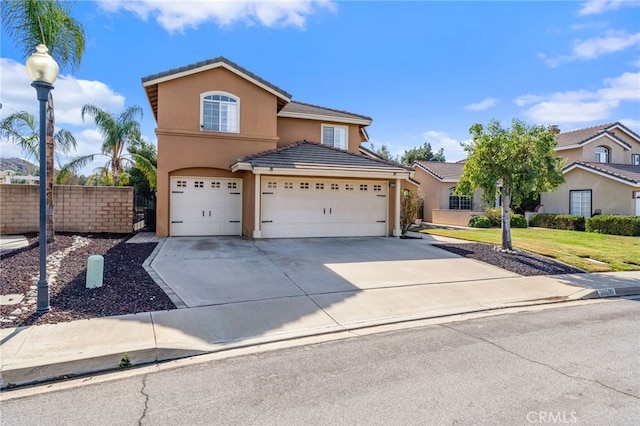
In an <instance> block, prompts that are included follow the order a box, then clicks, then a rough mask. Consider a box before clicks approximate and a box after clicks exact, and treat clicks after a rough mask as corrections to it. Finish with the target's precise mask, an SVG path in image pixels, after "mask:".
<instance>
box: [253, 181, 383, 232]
mask: <svg viewBox="0 0 640 426" xmlns="http://www.w3.org/2000/svg"><path fill="white" fill-rule="evenodd" d="M262 187H263V188H265V189H264V191H263V192H262V220H263V222H262V236H263V237H264V238H288V237H336V236H383V235H386V234H387V219H386V217H387V198H386V189H387V183H386V182H384V181H355V180H343V179H305V178H280V177H263V181H262Z"/></svg>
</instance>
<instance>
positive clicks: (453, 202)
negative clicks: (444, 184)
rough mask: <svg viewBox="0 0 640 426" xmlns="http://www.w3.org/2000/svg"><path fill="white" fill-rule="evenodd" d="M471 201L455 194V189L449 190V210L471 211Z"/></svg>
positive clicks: (469, 198)
mask: <svg viewBox="0 0 640 426" xmlns="http://www.w3.org/2000/svg"><path fill="white" fill-rule="evenodd" d="M471 205H472V199H471V197H467V196H466V195H458V194H456V187H455V186H454V187H453V188H449V210H471Z"/></svg>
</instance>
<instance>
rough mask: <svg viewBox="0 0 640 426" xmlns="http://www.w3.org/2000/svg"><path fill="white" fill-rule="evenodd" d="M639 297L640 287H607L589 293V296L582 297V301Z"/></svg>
mask: <svg viewBox="0 0 640 426" xmlns="http://www.w3.org/2000/svg"><path fill="white" fill-rule="evenodd" d="M638 295H640V286H634V287H618V288H613V287H608V288H599V289H596V290H593V291H591V292H590V293H589V294H587V295H585V296H583V297H582V299H584V300H587V299H605V298H610V297H622V296H638Z"/></svg>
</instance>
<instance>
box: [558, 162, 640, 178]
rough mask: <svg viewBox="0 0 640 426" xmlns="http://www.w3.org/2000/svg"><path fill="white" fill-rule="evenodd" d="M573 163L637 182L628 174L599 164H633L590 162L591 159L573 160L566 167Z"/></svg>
mask: <svg viewBox="0 0 640 426" xmlns="http://www.w3.org/2000/svg"><path fill="white" fill-rule="evenodd" d="M575 164H580V165H583V166H585V167H587V168H590V169H592V170H597V171H599V172H602V173H606V174H608V175H610V176H615V177H618V178H620V179H624V180H626V181H629V182H637V181H636V180H634V179H632V178H630V177H628V176H625V175H622V174H620V173H616V172H614V171H612V170H610V169H606V168H604V167H602V166H601V165H602V164H610V165H619V166H633V164H617V163H614V164H612V163H597V162H592V161H575V162H573V163H572V164H570V165H569V166H567V167H570V166H573V165H575ZM639 168H640V167H639Z"/></svg>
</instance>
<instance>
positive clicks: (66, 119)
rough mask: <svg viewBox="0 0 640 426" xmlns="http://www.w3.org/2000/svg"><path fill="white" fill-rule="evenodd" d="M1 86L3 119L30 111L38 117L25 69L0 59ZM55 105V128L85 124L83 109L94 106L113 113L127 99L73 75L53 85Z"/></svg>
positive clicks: (103, 86) (34, 95)
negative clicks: (88, 105) (81, 111)
mask: <svg viewBox="0 0 640 426" xmlns="http://www.w3.org/2000/svg"><path fill="white" fill-rule="evenodd" d="M0 86H1V87H2V109H1V110H0V118H3V117H6V116H8V115H10V114H12V113H14V112H17V111H28V112H30V113H31V114H33V115H35V116H36V117H37V116H38V101H37V100H36V91H35V89H33V88H32V87H31V80H30V79H29V76H28V75H27V71H26V69H25V66H24V65H22V64H21V63H19V62H16V61H14V60H13V59H7V58H0ZM54 87H55V89H54V90H53V102H54V108H55V114H56V126H59V127H68V126H69V125H82V124H83V123H82V117H81V114H80V110H81V109H82V106H83V105H85V104H88V103H92V104H94V105H96V106H98V107H100V108H103V109H106V110H108V111H111V112H117V111H120V110H122V109H123V108H124V101H125V98H124V96H122V95H120V94H118V93H116V92H114V91H113V90H111V88H109V86H107V85H106V84H105V83H102V82H100V81H95V80H79V79H76V78H75V77H73V76H70V75H61V76H60V77H59V78H58V80H56V82H55V83H54ZM89 124H90V123H89Z"/></svg>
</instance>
